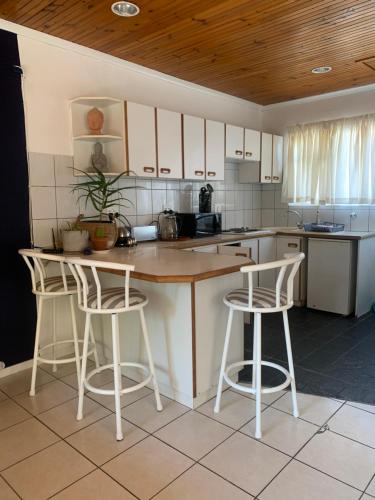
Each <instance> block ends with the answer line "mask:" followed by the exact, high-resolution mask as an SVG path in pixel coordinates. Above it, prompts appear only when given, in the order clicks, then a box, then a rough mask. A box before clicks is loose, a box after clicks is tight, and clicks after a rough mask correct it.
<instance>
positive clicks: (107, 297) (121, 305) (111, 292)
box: [87, 287, 148, 313]
mask: <svg viewBox="0 0 375 500" xmlns="http://www.w3.org/2000/svg"><path fill="white" fill-rule="evenodd" d="M147 302H148V299H147V297H146V295H144V294H143V293H142V292H140V291H139V290H137V289H136V288H129V306H130V307H132V306H139V305H144V306H145V305H146V304H147ZM87 307H88V309H95V312H97V309H98V295H97V293H96V290H95V291H94V292H92V293H90V294H89V295H88V296H87ZM101 308H102V309H106V312H107V313H108V309H116V312H121V309H123V310H126V305H125V294H124V288H123V287H114V288H104V289H102V294H101Z"/></svg>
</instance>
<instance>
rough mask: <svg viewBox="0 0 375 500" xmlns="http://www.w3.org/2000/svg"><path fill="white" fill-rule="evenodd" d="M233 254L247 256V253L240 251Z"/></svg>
mask: <svg viewBox="0 0 375 500" xmlns="http://www.w3.org/2000/svg"><path fill="white" fill-rule="evenodd" d="M234 255H235V256H237V257H248V255H247V253H240V252H236V253H235V254H234Z"/></svg>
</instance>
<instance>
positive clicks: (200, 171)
mask: <svg viewBox="0 0 375 500" xmlns="http://www.w3.org/2000/svg"><path fill="white" fill-rule="evenodd" d="M194 173H195V175H197V176H198V177H201V176H202V175H203V174H204V172H203V170H196V171H195V172H194Z"/></svg>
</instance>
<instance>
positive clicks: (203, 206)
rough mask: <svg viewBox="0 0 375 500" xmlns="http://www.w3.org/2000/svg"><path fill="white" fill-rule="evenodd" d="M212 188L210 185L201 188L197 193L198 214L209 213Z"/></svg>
mask: <svg viewBox="0 0 375 500" xmlns="http://www.w3.org/2000/svg"><path fill="white" fill-rule="evenodd" d="M213 192H214V188H213V187H212V186H211V184H206V186H203V187H201V189H200V192H199V213H201V214H207V213H210V212H211V205H212V193H213Z"/></svg>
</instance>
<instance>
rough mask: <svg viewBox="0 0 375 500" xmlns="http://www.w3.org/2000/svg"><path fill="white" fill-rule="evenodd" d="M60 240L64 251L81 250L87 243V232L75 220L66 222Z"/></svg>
mask: <svg viewBox="0 0 375 500" xmlns="http://www.w3.org/2000/svg"><path fill="white" fill-rule="evenodd" d="M61 240H62V246H63V249H64V252H82V250H84V249H85V248H86V247H87V245H88V241H89V233H88V231H87V230H86V229H83V228H82V227H81V226H80V225H79V224H77V223H76V222H75V223H73V222H67V223H66V226H65V228H64V229H62V230H61Z"/></svg>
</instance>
